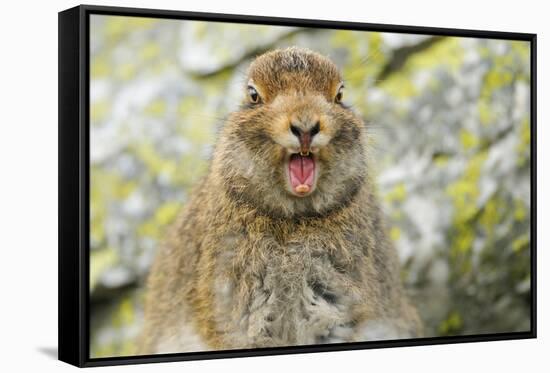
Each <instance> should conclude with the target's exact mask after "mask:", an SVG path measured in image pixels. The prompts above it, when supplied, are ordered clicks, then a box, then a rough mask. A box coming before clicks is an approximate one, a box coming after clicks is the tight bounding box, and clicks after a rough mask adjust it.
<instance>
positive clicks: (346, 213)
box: [59, 6, 536, 367]
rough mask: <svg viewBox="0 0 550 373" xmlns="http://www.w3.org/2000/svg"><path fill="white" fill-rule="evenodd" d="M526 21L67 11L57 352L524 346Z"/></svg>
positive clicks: (203, 354)
mask: <svg viewBox="0 0 550 373" xmlns="http://www.w3.org/2000/svg"><path fill="white" fill-rule="evenodd" d="M535 83H536V35H534V34H527V33H508V32H496V31H474V30H460V29H440V28H428V27H417V26H414V27H412V26H395V25H380V24H362V23H349V22H335V21H318V20H302V19H292V18H284V19H283V18H270V17H260V16H257V17H256V16H254V17H252V16H239V15H225V14H206V13H192V12H180V11H168V10H150V9H130V8H114V7H102V6H79V7H76V8H72V9H68V10H66V11H63V12H61V13H59V358H60V359H61V360H63V361H65V362H68V363H70V364H74V365H77V366H81V367H87V366H99V365H113V364H130V363H144V362H162V361H177V360H189V359H211V358H221V357H238V356H253V355H266V354H287V353H302V352H319V351H336V350H347V349H366V348H380V347H395V346H413V345H428V344H440V343H456V342H475V341H493V340H503V339H520V338H534V337H535V336H536V313H535V311H536V273H535V268H536V266H535V263H536V242H535V229H536V220H535V218H536V213H535V210H536V190H535V185H536V183H535V179H536V175H535V170H536V168H535V161H536V147H535V128H536V117H535V105H536V84H535Z"/></svg>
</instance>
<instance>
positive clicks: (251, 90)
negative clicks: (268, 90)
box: [248, 85, 260, 104]
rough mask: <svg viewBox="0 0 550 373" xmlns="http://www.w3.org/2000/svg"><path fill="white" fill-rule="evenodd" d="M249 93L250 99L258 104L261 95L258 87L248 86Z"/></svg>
mask: <svg viewBox="0 0 550 373" xmlns="http://www.w3.org/2000/svg"><path fill="white" fill-rule="evenodd" d="M248 95H249V97H250V101H251V102H252V103H253V104H257V103H258V102H260V95H259V94H258V91H257V90H256V88H254V87H252V86H250V85H249V86H248Z"/></svg>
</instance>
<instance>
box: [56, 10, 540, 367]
mask: <svg viewBox="0 0 550 373" xmlns="http://www.w3.org/2000/svg"><path fill="white" fill-rule="evenodd" d="M92 14H103V15H121V16H128V17H132V16H145V17H155V18H169V19H180V20H201V21H225V22H232V23H248V24H264V25H283V26H300V27H315V28H330V29H346V30H364V31H382V32H392V33H415V34H430V35H444V36H461V37H475V38H491V39H507V40H521V41H527V42H529V43H530V46H531V61H530V64H531V65H530V67H531V89H530V94H531V108H530V110H531V112H530V119H531V129H530V130H531V148H530V149H531V232H530V233H531V290H532V292H531V330H530V331H528V332H516V333H498V334H483V335H469V336H453V337H431V338H418V339H407V340H387V341H375V342H357V343H342V344H331V345H317V346H288V347H278V348H259V349H247V350H231V351H212V352H192V353H177V354H165V355H146V356H125V357H110V358H90V343H89V336H90V330H89V320H90V314H89V313H90V307H89V249H90V248H89V228H90V221H89V195H90V190H89V178H90V174H89V150H90V142H89V126H90V123H89V86H90V79H89V73H90V67H89V43H90V41H89V38H90V35H89V34H90V26H89V25H90V15H92ZM58 17H59V18H58V20H59V33H58V37H59V38H58V46H59V52H58V53H59V55H58V56H59V70H58V79H59V98H58V104H59V123H58V125H59V190H58V192H59V246H58V261H59V273H58V276H59V277H58V279H59V289H58V290H59V300H58V302H59V303H58V304H59V316H58V317H59V319H58V322H59V331H58V341H59V360H61V361H64V362H67V363H69V364H72V365H76V366H79V367H94V366H105V365H121V364H137V363H152V362H171V361H185V360H197V359H217V358H231V357H247V356H258V355H282V354H294V353H305V352H308V353H310V352H324V351H340V350H356V349H370V348H383V347H402V346H418V345H435V344H449V343H463V342H481V341H497V340H512V339H525V338H536V335H537V318H536V316H537V315H536V308H537V287H536V285H537V283H536V278H537V276H536V246H537V245H536V237H537V236H536V226H537V223H536V216H537V215H536V201H537V198H536V197H537V195H536V119H537V118H536V102H537V101H536V93H537V90H536V81H537V70H536V60H537V56H536V43H537V35H536V34H529V33H512V32H498V31H482V30H463V29H451V28H434V27H419V26H401V25H386V24H374V23H357V22H340V21H338V22H337V21H325V20H310V19H294V18H275V17H263V16H262V17H260V16H244V15H231V14H215V13H197V12H184V11H173V10H160V9H137V8H122V7H107V6H91V5H80V6H77V7H74V8H71V9H68V10H64V11H62V12H60V13H59V15H58Z"/></svg>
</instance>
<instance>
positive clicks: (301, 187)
mask: <svg viewBox="0 0 550 373" xmlns="http://www.w3.org/2000/svg"><path fill="white" fill-rule="evenodd" d="M285 166H286V169H287V179H288V180H287V182H288V187H289V190H290V192H291V193H292V194H293V195H295V196H298V197H305V196H307V195H309V194H311V193H312V192H313V190H314V189H315V182H316V179H317V162H316V160H315V157H314V156H313V154H312V153H308V154H304V153H292V154H290V156H289V158H288V161H287V162H285Z"/></svg>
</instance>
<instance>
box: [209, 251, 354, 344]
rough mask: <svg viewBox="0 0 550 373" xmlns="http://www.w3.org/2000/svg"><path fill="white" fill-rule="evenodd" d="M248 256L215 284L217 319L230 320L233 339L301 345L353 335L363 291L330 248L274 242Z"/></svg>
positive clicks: (221, 322)
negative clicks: (354, 314)
mask: <svg viewBox="0 0 550 373" xmlns="http://www.w3.org/2000/svg"><path fill="white" fill-rule="evenodd" d="M229 256H231V255H229ZM225 259H226V260H227V259H229V258H225ZM248 259H249V260H248V261H246V262H245V265H244V266H242V267H240V268H239V270H237V271H236V273H235V272H233V273H232V272H231V271H224V272H225V273H224V274H223V275H221V276H220V277H219V281H218V284H217V285H216V286H215V287H216V289H217V290H216V295H215V298H216V302H215V303H216V304H217V306H218V308H219V309H218V312H217V314H218V324H219V325H226V326H227V325H230V327H228V328H227V329H225V330H223V332H224V333H225V334H226V335H227V336H228V338H229V339H230V342H231V343H232V344H235V345H242V346H246V345H253V346H274V345H299V344H317V343H334V342H345V341H347V340H349V339H350V337H351V335H352V333H353V329H354V326H355V325H354V321H353V317H352V308H353V305H354V304H355V303H356V302H357V298H358V297H357V296H355V297H354V296H353V294H354V291H353V290H354V284H353V282H352V281H350V279H349V274H346V273H342V271H338V270H336V268H335V266H334V263H333V258H331V257H330V255H328V254H327V252H326V250H323V248H320V247H313V248H312V247H310V246H308V244H307V242H306V243H304V244H301V243H299V242H296V243H293V244H290V245H287V246H284V247H280V246H278V247H275V246H274V247H270V251H266V252H263V253H262V254H261V255H258V257H256V256H254V255H251V256H250V257H249V258H248ZM221 260H224V258H221ZM229 261H231V259H229ZM236 267H238V266H233V269H235V268H236Z"/></svg>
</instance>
